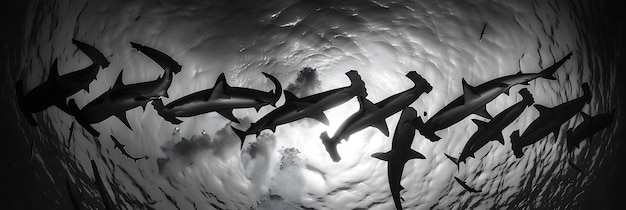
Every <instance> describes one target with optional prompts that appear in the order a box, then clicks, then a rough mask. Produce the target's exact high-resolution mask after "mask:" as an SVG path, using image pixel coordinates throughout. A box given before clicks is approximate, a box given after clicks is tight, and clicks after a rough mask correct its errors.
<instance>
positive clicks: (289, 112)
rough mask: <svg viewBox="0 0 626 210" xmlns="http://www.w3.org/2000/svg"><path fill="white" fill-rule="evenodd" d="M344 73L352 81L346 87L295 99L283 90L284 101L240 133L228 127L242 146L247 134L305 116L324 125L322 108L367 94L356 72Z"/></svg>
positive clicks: (325, 121) (324, 117)
mask: <svg viewBox="0 0 626 210" xmlns="http://www.w3.org/2000/svg"><path fill="white" fill-rule="evenodd" d="M346 75H347V76H348V78H349V79H350V81H351V82H352V83H351V85H350V86H347V87H342V88H337V89H333V90H328V91H325V92H321V93H317V94H314V95H310V96H307V97H304V98H298V97H297V96H295V95H294V94H293V93H291V92H289V91H285V104H283V105H282V106H280V107H278V108H276V109H274V110H272V111H271V112H270V113H268V114H266V115H265V116H263V117H262V118H261V119H259V120H257V122H255V123H252V124H251V125H250V127H249V128H248V130H246V131H245V132H244V131H241V130H238V129H236V128H232V129H233V131H235V133H236V134H237V135H238V136H239V138H240V139H241V145H242V146H243V143H244V140H245V138H246V136H247V135H250V134H256V135H259V134H260V133H261V131H263V130H265V129H270V130H272V132H275V131H276V126H279V125H283V124H287V123H290V122H294V121H297V120H300V119H303V118H307V117H308V118H313V119H316V120H317V121H319V122H321V123H324V124H325V125H328V124H329V122H328V118H327V117H326V115H325V114H324V111H326V110H328V109H330V108H333V107H336V106H339V105H341V104H343V103H345V102H346V101H349V100H350V99H352V98H353V97H354V96H359V97H366V96H367V90H366V88H365V83H364V82H363V80H361V76H360V75H359V73H358V72H357V71H355V70H351V71H348V72H346Z"/></svg>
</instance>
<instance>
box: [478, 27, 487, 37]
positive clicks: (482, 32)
mask: <svg viewBox="0 0 626 210" xmlns="http://www.w3.org/2000/svg"><path fill="white" fill-rule="evenodd" d="M485 28H487V22H485V25H483V30H482V31H480V38H478V41H482V40H483V35H485Z"/></svg>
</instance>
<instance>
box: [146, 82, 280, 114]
mask: <svg viewBox="0 0 626 210" xmlns="http://www.w3.org/2000/svg"><path fill="white" fill-rule="evenodd" d="M263 75H265V77H267V78H269V79H270V80H271V81H272V82H273V83H274V86H275V88H274V90H273V91H268V92H264V91H259V90H254V89H249V88H241V87H231V86H229V85H228V83H227V82H226V77H225V76H224V73H221V74H220V76H219V77H218V78H217V81H215V85H214V87H213V88H210V89H206V90H201V91H198V92H195V93H192V94H189V95H186V96H184V97H182V98H180V99H177V100H175V101H172V102H171V103H169V104H167V105H163V101H161V100H154V101H152V105H153V106H154V108H155V109H156V110H157V112H158V113H159V115H161V117H163V119H165V120H167V121H169V122H170V123H172V124H180V123H182V121H181V120H179V119H177V118H176V117H192V116H196V115H200V114H204V113H209V112H217V113H219V114H220V115H222V116H224V117H225V118H227V119H228V120H230V121H233V122H235V123H239V120H238V119H237V118H236V117H235V116H234V115H233V109H239V108H251V107H254V108H255V109H256V110H257V111H258V110H259V109H261V107H263V106H266V105H270V104H271V105H272V106H274V107H275V106H276V102H277V101H278V99H280V96H281V94H282V87H281V85H280V82H279V81H278V79H276V77H274V76H272V75H270V74H267V73H265V72H263Z"/></svg>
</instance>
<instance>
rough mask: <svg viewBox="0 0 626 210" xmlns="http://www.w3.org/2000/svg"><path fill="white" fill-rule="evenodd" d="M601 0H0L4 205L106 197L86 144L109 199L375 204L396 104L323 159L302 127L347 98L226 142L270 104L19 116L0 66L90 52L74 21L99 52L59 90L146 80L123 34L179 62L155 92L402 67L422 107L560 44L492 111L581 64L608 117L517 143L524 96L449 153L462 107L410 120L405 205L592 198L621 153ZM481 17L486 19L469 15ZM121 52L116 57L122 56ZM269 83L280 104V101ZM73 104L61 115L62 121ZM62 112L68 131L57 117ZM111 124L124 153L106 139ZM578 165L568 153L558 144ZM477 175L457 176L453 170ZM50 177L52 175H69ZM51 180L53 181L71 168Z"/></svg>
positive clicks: (607, 10) (613, 60) (460, 128)
mask: <svg viewBox="0 0 626 210" xmlns="http://www.w3.org/2000/svg"><path fill="white" fill-rule="evenodd" d="M620 8H621V7H619V5H616V4H612V3H608V2H596V1H594V2H575V1H558V0H555V1H503V2H491V1H448V0H440V1H274V0H269V1H252V0H237V1H229V3H225V2H223V1H191V0H190V1H177V2H174V1H141V0H138V1H74V0H68V1H30V2H16V3H11V4H8V5H7V7H5V8H4V9H2V13H3V15H4V16H3V18H2V21H3V22H4V24H3V26H4V27H3V28H4V29H5V31H4V32H2V33H3V35H2V36H3V43H2V46H1V47H2V49H1V50H2V54H3V56H2V61H3V62H2V67H3V68H4V69H5V70H4V71H3V74H2V76H0V80H1V81H2V82H1V83H0V85H2V90H1V91H0V94H1V96H2V98H3V100H2V102H1V103H0V104H1V105H2V106H1V108H2V116H3V118H2V119H3V122H2V129H3V130H2V131H3V132H2V133H3V134H4V136H5V137H4V138H3V143H2V154H3V157H2V158H4V159H5V161H3V163H2V164H1V165H2V171H1V174H2V181H3V189H4V191H5V192H6V193H4V194H5V196H3V197H2V201H3V202H2V203H3V204H4V205H5V206H7V207H8V208H3V209H70V208H72V204H71V199H70V197H71V195H70V193H69V192H71V194H73V196H74V197H76V198H77V199H78V200H79V203H80V206H81V208H89V209H94V208H95V209H101V208H104V205H103V203H102V199H101V196H100V193H99V192H98V190H97V189H96V186H95V184H94V173H93V171H92V164H91V162H90V160H95V163H96V165H97V166H98V169H99V174H100V176H101V178H102V180H103V182H104V185H105V187H106V190H107V192H108V194H109V195H110V196H111V198H112V200H113V202H114V206H116V208H119V209H392V208H394V204H393V200H392V199H391V194H390V192H389V186H388V178H387V164H386V163H385V162H384V161H380V160H378V159H375V158H371V157H370V155H371V154H373V153H376V152H384V151H388V150H389V149H390V148H391V143H390V142H391V136H393V135H394V133H393V131H394V130H395V127H396V123H397V121H398V119H399V116H400V115H399V114H396V115H393V116H391V117H389V118H387V120H386V122H387V124H388V127H389V130H390V131H391V134H390V137H386V136H384V135H383V134H382V133H381V132H379V131H378V130H377V129H375V128H367V129H364V130H362V131H361V132H358V133H356V134H354V135H352V136H351V138H350V140H349V141H344V142H342V143H341V144H339V146H338V149H339V152H340V153H341V155H342V158H343V159H342V161H341V162H338V163H334V162H332V160H331V159H330V158H329V156H328V154H327V153H326V151H325V150H324V146H323V145H322V144H321V141H320V139H319V135H320V133H322V132H324V131H328V132H329V134H333V133H334V132H335V130H336V129H337V128H338V127H339V125H341V123H342V122H343V121H344V120H345V119H346V118H347V117H348V116H350V115H351V114H352V113H354V112H355V111H357V110H358V109H359V105H358V102H357V100H356V99H353V100H351V101H349V102H347V103H345V104H342V105H340V106H338V107H335V108H333V109H330V110H328V111H326V112H325V114H326V115H327V116H328V118H329V120H330V125H329V126H326V125H324V124H322V123H319V122H317V121H315V120H312V119H305V120H300V121H297V122H294V123H290V124H286V125H283V126H279V127H278V128H277V129H276V132H271V131H264V132H263V133H262V135H260V136H259V137H258V138H256V139H254V138H252V137H248V139H247V141H246V144H245V145H244V147H243V149H242V150H240V149H239V145H240V141H239V139H238V137H237V136H236V135H235V134H234V133H233V131H232V130H231V129H230V126H233V127H235V128H240V129H245V128H247V127H248V126H249V124H250V123H252V122H255V121H256V120H258V119H259V118H261V117H262V116H264V115H265V114H267V113H269V112H270V111H271V110H273V109H275V108H273V107H271V106H266V107H263V108H261V109H260V110H259V111H258V112H257V111H256V110H254V109H252V108H250V109H239V110H235V111H234V115H235V116H236V117H237V118H240V120H241V123H239V124H237V123H232V122H230V121H228V120H227V119H225V118H223V117H222V116H220V115H218V114H216V113H209V114H203V115H199V116H195V117H191V118H182V119H183V120H184V123H182V124H180V125H173V124H171V123H169V122H167V121H165V120H163V119H162V118H161V117H160V116H159V115H158V114H157V112H156V111H155V109H154V108H153V107H152V106H151V105H148V106H147V107H146V109H145V111H144V110H143V109H142V108H135V109H132V110H129V111H127V112H126V115H127V118H128V120H129V122H130V125H131V127H132V130H129V129H128V128H126V126H125V125H124V124H123V123H121V122H120V121H119V120H118V119H117V118H114V117H111V118H109V119H107V120H104V121H103V122H101V123H97V124H94V125H93V126H94V128H95V129H96V130H98V131H99V132H100V133H101V135H100V137H97V138H94V137H93V136H92V135H90V134H89V133H88V132H86V131H85V130H84V129H82V127H81V126H80V125H79V124H78V123H75V120H74V118H73V117H72V116H70V115H68V114H66V113H65V112H63V111H61V110H60V109H58V108H56V107H50V108H48V109H46V110H45V111H43V112H40V113H37V114H35V119H36V120H37V121H38V122H39V126H37V127H31V126H30V125H29V124H28V123H27V121H26V119H25V118H24V115H23V114H22V113H21V111H20V109H19V106H18V104H17V99H16V95H15V88H14V84H15V82H16V81H17V80H23V81H24V84H25V87H24V88H25V90H26V91H28V90H32V89H33V88H35V87H36V86H38V85H40V84H42V83H43V82H45V81H46V80H47V79H48V75H49V71H50V66H51V63H52V62H53V60H54V59H56V58H58V69H59V74H61V75H63V74H67V73H70V72H73V71H76V70H78V69H82V68H84V67H86V66H88V65H90V64H91V60H90V59H89V58H88V57H87V56H85V55H84V54H83V53H82V52H81V51H79V50H77V49H76V47H75V46H74V45H73V44H72V39H76V40H80V41H83V42H86V43H88V44H91V45H94V46H95V47H96V48H97V49H99V50H100V51H101V52H102V53H103V54H104V55H105V57H106V58H107V59H108V60H109V61H110V62H111V64H110V65H109V66H108V67H107V68H105V69H103V70H100V72H99V73H98V75H97V79H96V80H95V81H94V82H92V83H91V85H90V87H89V91H88V92H87V91H80V92H78V93H76V94H75V95H73V96H71V97H70V99H75V101H76V102H77V104H78V106H79V107H83V106H85V105H86V104H87V103H88V102H89V101H91V100H93V99H95V98H96V97H98V96H99V95H100V94H102V93H104V92H105V91H107V90H108V89H109V88H110V87H111V86H113V84H114V81H115V79H116V78H117V76H118V75H119V74H122V78H123V79H122V81H123V82H124V84H131V83H137V82H144V81H150V80H154V79H156V78H158V77H160V76H161V74H162V71H161V68H160V67H159V66H158V65H157V64H156V63H154V62H152V61H151V60H150V59H149V58H147V57H146V56H145V55H143V54H141V53H140V52H137V51H136V50H134V49H133V48H131V47H130V45H129V42H136V43H140V44H142V45H146V46H149V47H153V48H155V49H158V50H160V51H163V52H164V53H166V54H168V55H170V56H171V57H172V58H173V59H174V60H176V61H178V62H179V63H180V64H181V65H182V66H183V67H182V71H181V73H179V74H177V75H175V76H174V80H173V83H172V85H171V87H170V88H169V90H168V93H169V97H168V98H163V102H164V103H168V102H171V101H173V100H176V99H178V98H180V97H183V96H185V95H188V94H190V93H193V92H196V91H199V90H203V89H206V88H211V87H213V85H214V83H215V80H216V79H217V77H218V75H219V74H220V73H222V72H224V73H225V75H226V80H227V81H228V84H229V85H230V86H233V87H247V88H254V89H258V90H263V91H269V90H272V89H273V88H274V85H273V84H272V82H271V81H269V80H267V79H265V78H264V77H263V76H262V74H261V72H267V73H269V74H272V75H274V76H275V77H276V78H278V80H279V81H280V82H281V84H282V85H283V88H284V89H286V90H289V91H291V92H293V93H294V94H295V95H297V96H299V97H304V96H307V95H311V94H314V93H318V92H322V91H326V90H330V89H334V88H339V87H343V86H346V85H349V84H350V80H348V78H347V77H346V76H345V75H344V73H345V72H347V71H349V70H352V69H354V70H357V71H358V72H359V74H360V75H361V77H362V79H363V81H364V82H365V84H366V88H367V92H368V93H369V95H368V96H367V98H368V99H369V100H371V101H373V102H378V101H381V100H383V99H385V98H387V97H389V96H391V95H393V94H396V93H399V92H401V91H404V90H406V89H408V88H410V87H413V83H412V82H411V80H409V79H408V78H406V77H405V76H404V75H405V74H406V73H407V72H409V71H416V72H417V73H419V74H420V75H421V76H423V77H424V78H425V79H426V80H427V81H428V82H429V83H430V84H431V85H432V86H433V90H432V91H431V92H430V93H428V94H424V95H422V96H421V97H420V98H418V99H417V100H416V101H415V102H414V103H413V104H412V105H411V106H412V107H414V108H415V109H416V110H417V112H418V115H420V116H421V117H422V118H424V119H428V118H430V117H432V116H433V115H434V114H435V113H437V111H439V110H440V109H441V108H443V107H444V106H445V105H447V104H448V103H450V102H451V101H452V100H454V99H455V98H457V97H458V96H460V95H462V94H463V89H462V86H461V81H462V80H463V79H465V80H466V81H467V83H468V84H469V85H472V86H477V85H480V84H482V83H484V82H487V81H489V80H492V79H494V78H498V77H501V76H506V75H511V74H515V73H517V72H519V71H521V72H523V73H535V72H539V71H540V70H541V69H544V68H547V67H548V66H550V65H552V64H553V63H554V62H556V61H558V60H559V59H561V58H562V57H564V56H565V55H566V54H567V53H569V52H570V51H571V52H573V56H572V57H571V59H569V60H568V61H567V62H566V63H565V64H564V65H563V66H562V67H561V68H560V69H559V70H557V71H556V73H555V77H556V78H557V80H546V79H537V80H534V81H532V82H530V83H529V85H527V86H516V87H514V88H512V89H511V94H510V95H504V94H502V95H500V96H499V97H497V98H496V99H495V100H494V101H492V102H491V103H489V104H488V105H487V110H488V111H489V112H490V113H491V114H492V115H494V116H495V115H496V114H497V113H499V112H500V111H502V110H504V109H506V108H507V107H509V106H511V105H513V104H515V103H517V102H518V101H520V100H521V97H520V96H519V95H518V94H517V92H518V91H519V90H520V89H521V88H522V87H526V88H528V90H529V91H530V92H531V93H532V94H533V96H534V97H535V103H536V104H541V105H545V106H547V107H554V106H557V105H559V104H562V103H564V102H566V101H569V100H572V99H575V98H578V97H580V96H581V95H582V94H583V93H582V88H581V85H582V84H583V83H589V84H590V87H591V91H592V95H593V98H592V100H591V102H590V103H589V104H588V105H585V107H584V108H583V110H582V111H583V112H585V113H588V114H590V115H592V116H593V115H597V114H601V113H607V112H610V111H611V110H615V113H616V120H615V121H614V122H613V123H612V124H611V125H610V126H609V127H608V128H606V129H604V130H602V131H601V132H598V133H596V135H595V137H594V138H593V141H585V142H584V143H582V144H581V146H580V148H579V149H576V150H574V152H572V153H568V150H567V147H566V144H565V142H566V131H567V129H569V128H573V127H575V126H576V125H578V124H579V123H580V122H582V119H583V118H582V116H581V115H576V116H575V117H574V118H572V119H571V120H569V121H568V122H566V123H565V124H564V125H563V126H561V130H560V135H558V138H555V136H554V135H549V136H548V137H547V138H545V139H543V140H541V141H539V142H538V143H536V144H534V145H531V146H528V147H526V148H525V150H524V152H525V155H524V156H523V157H522V158H519V159H517V158H515V156H513V152H512V151H511V143H510V138H509V136H510V134H511V133H512V132H513V131H514V130H518V129H521V131H524V130H525V129H526V127H527V126H528V125H529V124H530V123H531V122H533V120H534V119H536V118H537V117H538V116H539V112H538V111H537V110H536V109H534V108H527V109H526V110H525V111H524V112H523V113H522V115H521V117H520V118H519V119H518V120H516V121H514V122H513V123H512V125H510V126H508V127H507V128H505V129H504V131H503V136H504V137H505V145H500V144H498V143H494V142H492V143H488V144H487V145H486V146H485V147H484V148H482V149H481V150H479V151H478V152H477V153H476V155H475V156H476V158H470V159H469V160H468V161H467V164H462V165H461V167H460V168H459V170H458V171H457V167H456V166H455V165H454V164H453V163H452V162H450V161H449V160H448V159H447V158H446V156H445V155H444V153H446V154H452V155H453V156H458V154H460V152H461V150H462V149H463V146H464V145H465V143H466V142H467V140H468V138H469V137H470V136H471V135H472V134H473V133H474V132H475V131H476V130H477V128H476V125H475V124H474V123H472V121H471V119H483V118H481V117H479V116H476V115H470V116H469V117H467V118H465V119H464V120H462V121H461V122H459V123H457V124H455V125H453V126H451V127H449V128H447V129H444V130H441V131H439V132H437V135H439V136H441V137H442V139H441V140H440V141H438V142H430V141H428V140H427V139H426V138H424V137H423V136H422V135H420V134H419V132H417V133H416V135H415V139H414V142H413V144H412V148H413V149H414V150H416V151H419V152H420V153H422V154H424V156H425V157H426V159H423V160H411V161H409V162H408V163H407V164H406V165H405V168H404V174H403V177H402V182H401V183H402V185H403V186H404V187H405V190H403V191H402V197H403V198H404V202H403V203H402V205H403V207H405V208H408V209H486V208H496V209H521V208H524V209H590V208H600V209H605V208H614V207H616V205H618V204H619V201H620V199H622V198H621V197H622V196H621V195H623V194H624V190H623V188H620V187H619V186H626V182H624V181H621V177H622V176H621V174H623V172H624V166H623V164H621V161H622V160H624V158H623V157H624V155H623V154H622V153H623V152H624V144H623V143H621V142H620V141H621V139H623V137H624V135H623V131H622V129H621V128H622V127H623V123H624V122H623V119H624V117H623V116H624V112H623V108H622V107H623V100H624V91H623V90H622V88H621V87H622V86H623V85H622V83H623V82H621V81H623V79H625V77H624V75H623V73H622V72H623V68H624V62H623V59H624V56H623V50H622V49H623V47H624V46H625V45H624V41H623V40H624V39H623V38H624V36H623V35H624V32H625V31H624V30H623V29H624V28H623V27H622V23H621V22H620V21H618V20H622V19H623V18H620V17H623V12H622V11H621V10H623V9H620ZM483 26H484V34H483V35H482V36H481V31H482V30H483ZM122 69H123V71H122ZM284 100H285V99H284V98H283V99H280V100H279V102H278V105H279V106H280V105H282V104H283V103H284ZM73 124H74V125H73ZM72 125H73V126H74V129H73V132H70V127H72ZM111 135H113V136H115V137H116V138H117V139H118V140H119V141H120V143H122V144H124V145H126V147H125V149H126V151H127V152H128V153H129V154H131V155H132V156H137V157H141V156H148V158H147V159H142V160H137V161H133V160H131V159H128V158H126V157H125V156H124V155H123V154H122V153H120V151H119V150H118V149H114V143H113V141H112V140H111V137H110V136H111ZM568 160H572V161H573V162H574V163H576V165H577V166H578V167H579V168H581V170H582V171H583V172H582V173H579V172H577V171H576V170H574V169H573V168H572V167H571V166H569V165H568V163H567V161H568ZM455 176H456V177H459V178H461V179H462V180H465V181H466V182H467V184H468V185H470V186H473V187H474V188H476V189H480V190H481V191H482V192H480V193H469V192H467V191H466V190H465V189H464V188H462V187H461V186H460V185H459V184H457V183H456V182H455V181H454V177H455ZM66 180H67V181H66ZM66 182H68V183H70V184H69V188H68V187H67V186H66Z"/></svg>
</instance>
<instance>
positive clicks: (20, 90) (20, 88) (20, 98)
mask: <svg viewBox="0 0 626 210" xmlns="http://www.w3.org/2000/svg"><path fill="white" fill-rule="evenodd" d="M15 94H16V95H17V103H18V104H19V106H20V109H21V110H22V113H23V114H24V117H26V121H28V124H30V125H31V126H33V127H34V126H37V121H35V118H34V117H33V114H32V113H30V112H28V111H27V110H26V104H24V103H26V102H25V101H24V100H25V97H26V96H24V85H23V81H22V80H18V81H17V82H16V83H15Z"/></svg>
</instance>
